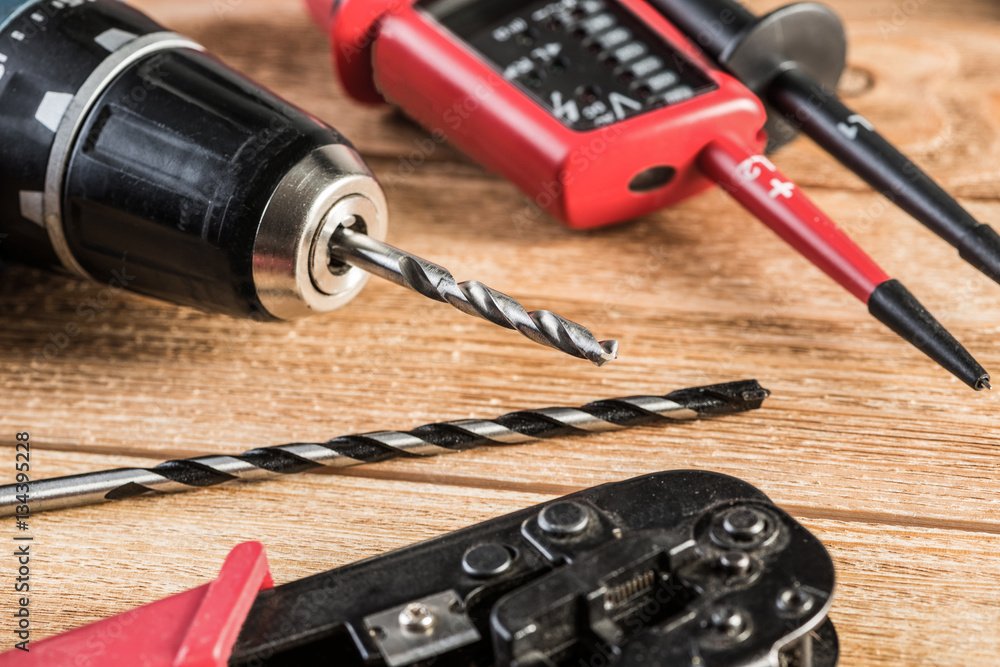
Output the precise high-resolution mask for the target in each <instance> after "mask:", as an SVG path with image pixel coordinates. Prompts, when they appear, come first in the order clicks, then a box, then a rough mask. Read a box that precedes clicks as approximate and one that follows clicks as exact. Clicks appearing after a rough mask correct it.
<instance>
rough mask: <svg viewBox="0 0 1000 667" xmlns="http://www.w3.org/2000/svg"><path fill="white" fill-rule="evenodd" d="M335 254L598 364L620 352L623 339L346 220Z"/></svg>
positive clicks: (332, 252) (336, 237) (332, 246)
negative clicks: (601, 334)
mask: <svg viewBox="0 0 1000 667" xmlns="http://www.w3.org/2000/svg"><path fill="white" fill-rule="evenodd" d="M330 256H331V258H332V259H333V260H334V261H338V260H339V261H343V262H345V263H347V264H350V265H353V266H356V267H358V268H360V269H364V270H365V271H367V272H369V273H373V274H375V275H377V276H379V277H381V278H384V279H386V280H389V281H391V282H394V283H396V284H397V285H401V286H403V287H406V288H409V289H411V290H413V291H414V292H417V293H419V294H422V295H424V296H426V297H427V298H428V299H433V300H435V301H442V302H444V303H448V304H451V305H452V306H453V307H455V308H457V309H458V310H460V311H462V312H463V313H465V314H467V315H473V316H475V317H481V318H482V319H484V320H487V321H489V322H492V323H493V324H496V325H497V326H501V327H504V328H506V329H514V330H516V331H519V332H520V333H521V335H523V336H525V337H526V338H529V339H531V340H533V341H535V342H536V343H539V344H540V345H546V346H548V347H553V348H555V349H557V350H561V351H562V352H565V353H566V354H569V355H571V356H574V357H578V358H580V359H587V360H589V361H591V362H593V363H594V364H597V365H598V366H602V365H604V364H605V363H607V362H609V361H612V360H614V359H615V357H617V356H618V341H615V340H605V341H598V340H597V338H596V337H595V336H594V334H592V333H591V332H590V331H589V330H588V329H586V328H584V327H583V326H581V325H579V324H577V323H576V322H571V321H569V320H567V319H564V318H562V317H560V316H558V315H556V314H555V313H552V312H550V311H547V310H536V311H533V312H530V313H529V312H528V311H526V310H525V309H524V306H522V305H521V304H520V303H518V302H517V301H515V300H514V299H513V298H511V297H509V296H507V295H506V294H504V293H502V292H498V291H496V290H495V289H492V288H490V287H487V286H486V285H483V284H482V283H480V282H477V281H475V280H469V281H467V282H463V283H459V282H456V281H455V277H454V276H453V275H452V274H451V272H450V271H448V269H446V268H444V267H443V266H438V265H437V264H434V263H433V262H429V261H427V260H426V259H423V258H421V257H416V256H414V255H411V254H410V253H408V252H405V251H403V250H400V249H399V248H395V247H393V246H391V245H388V244H386V243H382V242H381V241H377V240H376V239H373V238H371V237H370V236H368V235H367V234H363V233H361V232H358V231H354V230H351V229H349V228H347V227H345V226H341V227H339V228H338V229H337V230H336V231H335V232H334V234H333V236H332V238H331V240H330Z"/></svg>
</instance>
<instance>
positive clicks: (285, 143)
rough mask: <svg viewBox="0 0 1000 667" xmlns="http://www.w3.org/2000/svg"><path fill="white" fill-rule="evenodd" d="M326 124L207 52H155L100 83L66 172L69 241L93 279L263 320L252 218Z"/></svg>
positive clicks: (320, 140) (326, 133)
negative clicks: (123, 279) (120, 277)
mask: <svg viewBox="0 0 1000 667" xmlns="http://www.w3.org/2000/svg"><path fill="white" fill-rule="evenodd" d="M336 143H346V142H345V141H344V139H343V138H342V137H341V136H340V135H339V134H338V133H336V132H335V131H334V130H333V129H332V128H330V127H328V126H326V125H323V124H321V123H319V122H317V121H315V120H313V119H312V118H310V117H309V116H307V115H306V114H305V113H303V112H301V111H299V110H298V109H296V108H295V107H293V106H291V105H289V104H288V103H286V102H284V101H282V100H281V99H279V98H277V97H276V96H274V95H272V94H270V93H268V92H267V91H265V90H263V89H262V88H260V87H259V86H257V85H256V84H254V83H252V82H250V81H248V80H247V79H245V78H243V77H242V76H240V75H238V74H236V73H235V72H233V71H232V70H231V69H229V68H228V67H226V66H225V65H223V64H222V63H220V62H218V61H217V60H215V59H214V58H212V57H211V56H208V55H206V54H204V53H201V52H198V51H195V50H191V49H179V50H168V51H163V52H159V53H156V54H154V55H152V56H150V57H148V58H146V59H144V60H142V61H141V62H138V63H136V64H135V65H134V66H133V67H131V68H129V69H128V70H127V71H126V72H124V73H122V74H121V75H120V76H119V77H118V78H117V79H116V80H115V82H114V83H113V84H112V85H111V86H110V87H109V88H107V90H106V91H105V92H104V94H103V96H102V97H101V99H100V100H99V101H98V103H97V104H96V105H95V106H94V109H93V111H92V113H91V114H90V115H89V117H88V119H87V122H86V124H85V125H84V127H83V129H82V131H81V133H80V136H79V139H78V144H77V147H76V150H74V152H73V157H72V159H71V161H70V163H69V169H68V171H67V177H66V185H65V197H64V218H65V230H66V238H67V241H68V242H69V245H70V248H71V249H72V251H73V254H74V256H75V257H76V259H77V261H79V262H80V264H81V265H82V266H83V268H84V269H86V271H87V272H88V273H89V274H90V275H91V276H93V277H94V278H95V279H97V280H98V281H101V282H105V281H108V280H111V279H112V278H114V277H115V272H119V273H123V272H127V274H128V276H129V279H130V281H131V282H130V283H129V285H128V288H129V289H131V290H134V291H137V292H141V293H143V294H148V295H150V296H155V297H158V298H162V299H166V300H169V301H173V302H176V303H181V304H186V305H190V306H195V307H198V308H201V309H204V310H211V311H216V312H222V313H226V314H229V315H234V316H247V315H250V314H252V313H258V314H259V315H260V316H261V317H264V318H267V317H269V316H268V315H267V313H266V312H265V311H264V310H263V309H262V307H261V306H260V303H259V301H258V299H257V295H256V290H255V287H254V284H253V277H252V255H253V246H254V240H255V237H256V233H257V228H258V225H259V223H260V219H261V215H262V214H263V211H264V208H265V207H266V205H267V202H268V199H269V198H270V196H271V194H272V193H273V192H274V190H275V187H276V186H277V185H278V183H279V182H280V180H281V179H282V178H283V177H284V176H285V174H286V173H287V172H288V171H289V169H291V167H293V166H294V165H295V164H297V163H298V162H299V161H300V160H301V159H302V158H303V157H305V156H306V155H307V154H309V153H310V152H311V151H313V150H315V149H316V147H317V146H324V145H327V144H336Z"/></svg>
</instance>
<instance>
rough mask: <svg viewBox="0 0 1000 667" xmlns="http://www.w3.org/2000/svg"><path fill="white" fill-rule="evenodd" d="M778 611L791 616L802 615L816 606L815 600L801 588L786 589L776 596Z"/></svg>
mask: <svg viewBox="0 0 1000 667" xmlns="http://www.w3.org/2000/svg"><path fill="white" fill-rule="evenodd" d="M777 603H778V609H780V610H781V611H786V612H788V613H791V614H804V613H806V612H807V611H809V610H810V609H812V608H813V606H815V604H816V598H815V597H814V596H813V595H812V593H809V592H808V591H804V590H802V589H801V588H786V589H785V590H783V591H781V593H779V594H778V602H777Z"/></svg>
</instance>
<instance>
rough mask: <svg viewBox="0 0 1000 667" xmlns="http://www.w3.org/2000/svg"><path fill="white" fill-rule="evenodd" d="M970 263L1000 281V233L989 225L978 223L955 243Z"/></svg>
mask: <svg viewBox="0 0 1000 667" xmlns="http://www.w3.org/2000/svg"><path fill="white" fill-rule="evenodd" d="M955 245H956V247H957V248H958V253H959V254H960V255H961V256H962V259H964V260H965V261H966V262H968V263H969V264H972V265H973V266H974V267H976V268H977V269H979V270H980V271H982V272H983V273H985V274H986V275H988V276H989V277H990V278H992V279H993V280H994V281H995V282H998V283H1000V234H997V232H996V230H995V229H993V228H992V227H990V226H989V225H977V226H976V227H973V228H972V229H970V230H969V231H968V232H966V233H965V235H964V236H962V238H961V239H959V240H958V242H957V243H956V244H955Z"/></svg>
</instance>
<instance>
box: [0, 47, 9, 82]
mask: <svg viewBox="0 0 1000 667" xmlns="http://www.w3.org/2000/svg"><path fill="white" fill-rule="evenodd" d="M5 62H7V56H5V55H4V54H2V53H0V79H2V78H3V75H4V74H6V73H7V66H6V65H4V63H5Z"/></svg>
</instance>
